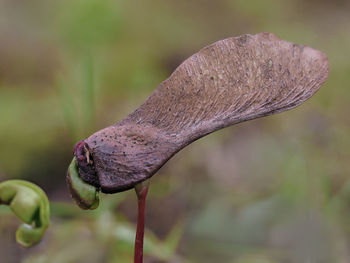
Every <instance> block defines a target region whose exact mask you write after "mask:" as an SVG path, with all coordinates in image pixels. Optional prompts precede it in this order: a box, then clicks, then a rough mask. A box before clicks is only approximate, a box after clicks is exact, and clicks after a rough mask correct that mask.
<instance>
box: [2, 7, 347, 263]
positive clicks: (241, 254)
mask: <svg viewBox="0 0 350 263" xmlns="http://www.w3.org/2000/svg"><path fill="white" fill-rule="evenodd" d="M262 31H269V32H272V33H274V34H277V35H278V36H279V37H281V38H283V39H286V40H289V41H292V42H296V43H300V44H305V45H310V46H312V47H314V48H317V49H320V50H323V51H324V52H326V54H327V55H328V57H329V61H330V67H331V72H330V75H329V79H328V80H327V82H326V84H325V85H324V86H323V87H322V88H321V90H320V91H319V92H318V93H317V94H316V95H315V96H314V97H313V98H312V99H310V100H309V101H307V102H306V103H305V104H303V105H302V106H300V107H298V108H296V109H294V110H292V111H289V112H286V113H282V114H279V115H274V116H271V117H267V118H263V119H258V120H254V121H250V122H247V123H243V124H239V125H237V126H234V127H231V128H227V129H224V130H222V131H219V132H216V133H214V134H212V135H210V136H207V137H205V138H204V139H201V140H199V141H197V142H195V143H194V144H193V145H191V146H189V147H187V149H185V150H183V151H182V152H180V153H179V154H177V155H176V156H175V157H174V158H173V159H172V160H171V161H169V162H168V163H167V164H166V165H165V167H163V168H162V169H161V170H160V171H159V172H158V173H157V174H156V175H155V176H154V177H153V178H152V183H151V189H150V194H149V197H148V207H147V223H146V224H147V234H146V245H145V254H146V258H145V261H146V262H147V263H150V262H184V263H186V262H204V263H206V262H230V263H277V262H281V263H304V262H305V263H330V262H332V263H333V262H334V263H338V262H339V263H347V262H350V176H349V175H350V159H349V158H350V112H349V103H350V87H349V86H350V48H349V47H350V2H349V1H346V0H333V1H327V0H319V1H316V0H309V1H303V0H216V1H213V0H201V1H199V0H197V1H196V0H177V1H165V0H142V1H141V0H51V1H43V0H31V1H24V0H0V181H3V180H6V179H11V178H22V179H26V180H30V181H32V182H35V183H36V184H38V185H39V186H41V187H42V188H43V189H44V190H45V191H46V192H47V194H48V196H49V198H50V201H52V202H51V209H52V223H51V227H50V228H49V230H48V233H47V235H46V236H45V238H44V240H43V241H42V242H41V243H40V244H39V245H37V246H35V247H34V248H30V249H24V248H21V247H19V246H18V245H17V244H16V243H15V237H14V233H15V230H16V228H17V226H18V224H19V223H20V222H19V221H18V220H17V219H16V218H15V217H14V216H13V215H12V214H11V213H10V211H9V209H8V208H7V207H3V206H2V207H0V255H1V259H0V261H1V262H3V263H12V262H16V263H17V262H25V263H46V262H50V263H53V262H54V263H75V262H91V263H95V262H122V263H123V262H132V255H133V240H134V233H135V220H136V204H137V203H136V196H135V194H134V192H133V191H129V192H125V193H120V194H116V195H103V196H102V202H101V206H100V208H99V209H97V210H96V211H93V212H92V211H81V210H79V209H78V208H77V206H76V205H75V204H74V203H73V202H72V200H71V199H70V196H69V193H68V191H67V188H66V185H65V174H66V168H67V166H68V164H69V162H70V160H71V158H72V148H73V145H74V144H75V142H76V141H78V140H80V139H82V138H85V137H86V136H87V135H89V134H91V133H92V132H93V131H96V130H98V129H101V128H103V127H105V126H108V125H110V124H112V123H114V122H116V121H118V120H120V119H122V118H123V117H124V116H126V115H127V114H128V113H129V112H131V111H132V110H133V109H135V108H136V107H137V106H138V105H139V104H140V103H141V102H143V101H144V100H145V99H146V98H147V96H148V95H149V94H150V93H151V92H152V91H153V90H154V89H155V88H156V87H157V85H158V84H159V83H160V82H161V81H162V80H164V79H166V78H167V77H168V76H169V75H170V74H171V72H172V71H173V70H174V69H175V68H176V67H177V66H178V65H179V64H180V63H181V62H182V61H183V60H184V59H186V58H187V57H188V56H190V55H192V54H193V53H195V52H197V51H198V50H199V49H200V48H202V47H204V46H206V45H208V44H210V43H212V42H215V41H217V40H220V39H223V38H227V37H231V36H237V35H240V34H245V33H251V34H254V33H258V32H262Z"/></svg>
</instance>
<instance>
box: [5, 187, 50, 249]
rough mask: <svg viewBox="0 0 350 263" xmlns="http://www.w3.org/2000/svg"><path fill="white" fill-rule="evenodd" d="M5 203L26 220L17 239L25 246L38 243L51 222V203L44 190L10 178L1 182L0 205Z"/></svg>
mask: <svg viewBox="0 0 350 263" xmlns="http://www.w3.org/2000/svg"><path fill="white" fill-rule="evenodd" d="M1 204H5V205H8V206H9V207H10V209H11V210H12V212H13V213H14V214H15V215H16V216H17V217H18V218H19V219H20V220H21V221H23V222H24V224H22V225H21V226H20V227H19V228H18V229H17V232H16V240H17V242H18V243H19V244H21V245H22V246H24V247H30V246H32V245H34V244H36V243H38V242H39V241H40V240H41V239H42V237H43V236H44V234H45V231H46V229H47V228H48V226H49V223H50V205H49V200H48V199H47V196H46V194H45V193H44V191H43V190H42V189H41V188H40V187H38V186H36V185H35V184H32V183H30V182H27V181H23V180H8V181H5V182H2V183H0V205H1Z"/></svg>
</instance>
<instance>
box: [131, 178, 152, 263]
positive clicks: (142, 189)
mask: <svg viewBox="0 0 350 263" xmlns="http://www.w3.org/2000/svg"><path fill="white" fill-rule="evenodd" d="M148 188H149V180H146V181H144V182H142V183H140V184H138V185H136V186H135V191H136V194H137V205H138V214H137V229H136V238H135V251H134V263H142V262H143V237H144V233H145V209H146V197H147V193H148Z"/></svg>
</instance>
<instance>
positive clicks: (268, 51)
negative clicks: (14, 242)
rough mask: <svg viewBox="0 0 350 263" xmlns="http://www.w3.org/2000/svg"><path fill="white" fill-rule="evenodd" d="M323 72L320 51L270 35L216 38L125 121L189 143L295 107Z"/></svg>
mask: <svg viewBox="0 0 350 263" xmlns="http://www.w3.org/2000/svg"><path fill="white" fill-rule="evenodd" d="M327 76H328V60H327V57H326V55H325V54H324V53H322V52H320V51H317V50H315V49H312V48H310V47H306V46H302V45H297V44H293V43H289V42H287V41H284V40H281V39H279V38H278V37H276V36H275V35H273V34H270V33H260V34H257V35H244V36H240V37H233V38H228V39H225V40H221V41H218V42H216V43H214V44H212V45H210V46H208V47H206V48H204V49H202V50H201V51H199V52H198V53H196V54H194V55H193V56H191V57H190V58H188V59H187V60H186V61H185V62H183V63H182V64H181V65H180V66H179V67H178V68H177V69H176V70H175V72H174V73H173V74H172V75H171V76H170V77H169V78H168V79H167V80H165V81H164V82H163V83H161V84H160V86H159V87H158V88H157V90H156V91H155V92H154V93H153V94H152V95H151V96H150V97H149V98H148V100H147V101H146V102H145V103H144V104H143V105H142V106H141V107H140V108H138V109H137V110H136V111H135V112H133V113H132V114H130V115H129V116H128V117H127V120H128V121H133V122H136V123H138V124H148V125H152V126H155V127H157V128H159V129H160V130H163V131H165V132H166V133H167V134H172V135H176V137H177V138H179V139H180V140H185V141H193V140H195V139H197V138H200V137H202V136H204V135H206V134H208V133H210V132H213V131H215V130H218V129H221V128H223V127H227V126H230V125H233V124H235V123H238V122H242V121H246V120H250V119H254V118H257V117H261V116H266V115H271V114H273V113H277V112H282V111H285V110H288V109H291V108H294V107H296V106H298V105H300V104H301V103H302V102H304V101H305V100H306V99H308V98H309V97H311V96H312V95H313V94H314V93H315V92H316V91H317V90H318V89H319V88H320V86H321V85H322V84H323V83H324V82H325V80H326V78H327Z"/></svg>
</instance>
